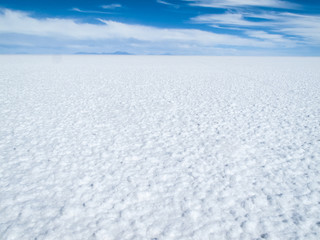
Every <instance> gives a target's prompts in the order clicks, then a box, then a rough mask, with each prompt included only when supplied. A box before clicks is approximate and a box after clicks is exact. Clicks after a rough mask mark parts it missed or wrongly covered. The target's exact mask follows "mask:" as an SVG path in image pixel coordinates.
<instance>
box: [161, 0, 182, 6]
mask: <svg viewBox="0 0 320 240" xmlns="http://www.w3.org/2000/svg"><path fill="white" fill-rule="evenodd" d="M157 3H160V4H164V5H167V6H171V7H175V8H179V5H177V4H173V3H170V2H167V1H163V0H157Z"/></svg>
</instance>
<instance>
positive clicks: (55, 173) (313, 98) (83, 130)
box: [0, 56, 320, 240]
mask: <svg viewBox="0 0 320 240" xmlns="http://www.w3.org/2000/svg"><path fill="white" fill-rule="evenodd" d="M0 116H1V117H0V239H6V240H7V239H19V240H20V239H37V240H40V239H55V240H56V239H115V240H118V239H119V240H126V239H149V240H156V239H158V240H162V239H199V240H200V239H201V240H206V239H219V240H220V239H281V240H282V239H308V240H309V239H320V173H319V170H320V162H319V161H320V58H285V57H279V58H264V57H167V56H1V57H0Z"/></svg>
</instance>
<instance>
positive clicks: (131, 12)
mask: <svg viewBox="0 0 320 240" xmlns="http://www.w3.org/2000/svg"><path fill="white" fill-rule="evenodd" d="M213 1H214V0H213ZM166 2H168V3H170V4H173V5H167V4H160V3H158V2H157V1H156V0H139V1H132V0H115V1H108V0H90V1H88V0H68V1H66V0H55V1H51V0H50V1H43V0H28V1H24V0H2V1H1V2H0V8H1V9H9V10H11V11H22V12H26V13H28V14H29V16H30V17H32V18H35V19H39V20H41V19H47V18H57V19H72V20H74V21H76V22H77V23H90V24H97V25H103V24H104V23H102V22H101V21H99V20H98V19H105V20H112V21H115V22H120V23H125V24H135V25H143V26H150V27H156V28H160V29H161V28H166V29H167V28H169V29H199V30H203V31H207V32H213V33H217V34H230V36H239V37H247V36H246V34H247V32H246V30H250V31H266V32H267V33H270V34H278V32H277V29H275V31H274V29H270V27H264V26H242V27H241V28H238V27H237V26H236V27H233V26H226V25H224V24H222V25H220V26H217V27H215V26H212V24H211V25H210V24H206V23H195V22H194V21H192V19H193V18H195V17H197V16H201V15H208V14H215V15H223V14H226V13H236V12H244V11H248V12H250V13H254V12H256V13H257V14H259V13H261V12H265V11H268V12H272V13H273V14H276V13H279V14H281V13H284V12H286V13H295V14H300V15H307V16H317V17H320V2H319V0H292V1H286V2H289V3H295V4H298V5H299V8H296V9H279V8H272V7H267V8H266V7H259V6H256V7H244V8H243V7H242V8H241V9H239V8H211V7H201V6H190V5H189V3H190V2H187V1H179V0H168V1H166ZM108 4H121V6H122V7H119V8H114V9H104V8H102V7H101V6H103V5H108ZM74 8H77V9H80V10H82V11H86V12H77V11H73V10H72V9H74ZM100 12H101V13H100ZM247 20H249V21H251V22H259V21H265V20H261V19H259V18H248V19H247ZM281 35H282V36H283V37H284V38H288V39H293V38H294V39H298V40H299V41H300V38H301V36H295V35H291V34H288V33H281ZM0 38H2V39H4V40H7V41H6V42H5V43H2V42H1V41H0V53H75V52H77V51H78V50H74V49H70V48H68V47H67V45H70V44H71V43H76V44H84V45H85V46H86V47H84V49H83V51H84V52H112V51H129V52H132V53H135V54H165V53H170V54H200V55H201V54H206V50H205V48H206V47H208V46H205V47H204V48H203V47H202V48H201V49H202V50H197V49H195V51H190V48H189V50H188V51H186V52H183V50H178V51H175V50H174V49H172V48H168V49H165V47H164V48H162V47H161V48H159V46H158V45H157V44H156V45H155V46H154V49H153V47H152V46H151V45H152V44H151V43H150V44H151V45H150V44H149V43H144V42H143V41H142V42H141V41H137V42H139V43H140V45H141V44H146V46H148V47H146V48H145V49H146V51H141V49H142V48H141V47H140V48H138V49H135V48H132V49H130V47H128V44H126V43H129V42H128V41H131V42H130V43H135V41H136V40H135V39H131V40H128V39H126V40H123V39H118V40H115V41H113V40H108V44H107V45H108V46H111V45H112V47H108V48H105V47H104V46H105V45H104V44H103V41H102V40H94V39H93V40H90V41H85V42H84V41H82V42H81V41H79V40H77V39H76V40H74V41H73V40H72V39H69V40H61V39H56V38H54V37H42V36H37V37H32V36H28V34H19V33H10V32H2V33H1V32H0ZM250 38H252V37H250ZM18 39H19V40H20V42H19V44H20V45H19V44H18V43H17V44H18V45H15V43H14V42H15V41H13V40H18ZM24 39H25V41H26V42H27V43H36V44H34V45H37V46H38V47H37V46H34V47H25V48H24V47H23V46H22V45H23V44H21V41H24ZM301 39H302V38H301ZM10 41H12V42H13V43H12V44H11V45H10V44H8V42H10ZM17 42H18V41H17ZM45 42H47V44H45ZM50 42H52V44H51V45H50ZM110 42H112V44H109V43H110ZM117 42H118V44H117ZM29 45H32V44H29ZM160 45H161V44H160ZM298 45H299V46H298V47H292V48H290V47H289V48H283V46H280V45H279V46H280V47H273V48H264V47H258V48H256V47H250V46H232V47H230V49H235V50H236V51H238V53H236V54H237V55H238V54H240V55H252V54H253V55H306V56H307V55H320V47H318V46H320V41H319V45H318V46H317V44H316V42H314V40H313V42H312V43H310V44H309V43H308V42H307V41H306V42H304V43H298ZM88 46H89V47H88ZM94 46H96V47H94ZM98 46H99V47H98ZM209 48H210V46H209ZM209 48H208V49H209ZM219 49H220V50H219V51H220V52H215V51H211V50H208V54H209V55H210V54H211V55H216V54H217V55H230V54H231V55H232V51H231V53H230V51H226V52H225V54H224V53H223V49H229V46H228V45H226V46H222V45H221V44H220V46H219ZM221 49H222V50H221ZM255 52H256V53H257V54H254V53H255ZM268 52H269V54H268Z"/></svg>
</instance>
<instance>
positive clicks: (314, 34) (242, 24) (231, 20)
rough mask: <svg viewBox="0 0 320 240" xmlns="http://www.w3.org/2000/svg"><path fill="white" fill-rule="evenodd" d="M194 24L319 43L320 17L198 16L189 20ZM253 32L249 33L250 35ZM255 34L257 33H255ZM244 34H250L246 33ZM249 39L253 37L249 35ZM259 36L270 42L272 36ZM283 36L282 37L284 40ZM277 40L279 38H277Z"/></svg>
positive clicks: (251, 14)
mask: <svg viewBox="0 0 320 240" xmlns="http://www.w3.org/2000/svg"><path fill="white" fill-rule="evenodd" d="M250 18H259V19H260V21H252V20H250ZM191 21H193V22H194V23H205V24H208V25H210V26H212V27H221V28H230V27H231V28H234V27H237V28H239V29H242V30H248V28H249V29H250V28H251V29H252V30H254V29H257V28H260V29H261V28H263V29H265V31H271V32H275V33H278V35H279V34H282V35H292V36H295V37H299V38H302V40H303V41H304V42H305V43H309V44H319V43H320V16H319V15H302V14H293V13H287V12H282V13H279V12H261V13H260V14H256V13H249V12H241V11H239V12H235V13H230V12H227V13H224V14H208V15H200V16H197V17H194V18H192V19H191ZM252 32H253V31H251V33H252ZM256 32H257V31H256ZM246 33H250V31H247V32H246ZM260 33H261V32H260ZM248 36H250V37H255V36H254V35H252V34H249V35H248ZM262 36H263V35H261V34H260V37H259V38H261V39H265V40H270V38H269V37H270V36H272V35H270V34H269V35H268V36H267V35H264V37H262ZM284 38H285V36H282V39H284ZM278 39H279V38H278Z"/></svg>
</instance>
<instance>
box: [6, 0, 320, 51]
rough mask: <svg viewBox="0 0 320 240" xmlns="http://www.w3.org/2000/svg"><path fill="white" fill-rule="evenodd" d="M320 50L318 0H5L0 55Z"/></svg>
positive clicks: (319, 6) (319, 5) (319, 8)
mask: <svg viewBox="0 0 320 240" xmlns="http://www.w3.org/2000/svg"><path fill="white" fill-rule="evenodd" d="M116 51H122V52H129V53H132V54H173V55H174V54H178V55H263V56H265V55H272V56H274V55H280V56H283V55H289V56H291V55H299V56H319V55H320V2H319V1H318V0H304V1H303V0H299V1H298V0H296V1H282V0H148V1H147V0H140V1H133V0H115V1H110V0H91V1H85V0H68V1H65V0H64V1H61V0H55V1H51V0H47V1H43V0H28V1H23V0H1V1H0V53H2V54H12V53H31V54H72V53H77V52H92V53H93V52H95V53H102V52H105V53H111V52H116Z"/></svg>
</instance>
